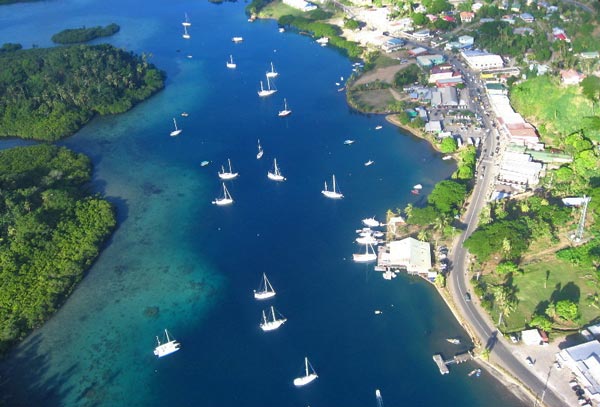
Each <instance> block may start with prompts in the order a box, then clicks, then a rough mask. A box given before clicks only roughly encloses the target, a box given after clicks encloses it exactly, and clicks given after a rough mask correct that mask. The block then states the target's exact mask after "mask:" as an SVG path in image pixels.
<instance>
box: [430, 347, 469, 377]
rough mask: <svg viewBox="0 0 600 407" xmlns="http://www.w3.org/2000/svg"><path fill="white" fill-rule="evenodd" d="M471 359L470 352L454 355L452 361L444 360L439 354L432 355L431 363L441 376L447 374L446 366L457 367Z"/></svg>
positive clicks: (448, 371)
mask: <svg viewBox="0 0 600 407" xmlns="http://www.w3.org/2000/svg"><path fill="white" fill-rule="evenodd" d="M472 358H473V355H472V354H471V352H468V351H467V352H462V353H458V354H456V355H455V356H454V357H453V358H452V359H448V360H444V358H443V357H442V355H441V354H440V353H436V354H435V355H433V361H434V362H435V364H436V365H437V367H438V369H440V373H441V374H443V375H444V374H448V373H450V370H449V369H448V365H458V364H460V363H464V362H466V361H468V360H470V359H472Z"/></svg>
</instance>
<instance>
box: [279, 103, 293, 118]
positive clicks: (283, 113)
mask: <svg viewBox="0 0 600 407" xmlns="http://www.w3.org/2000/svg"><path fill="white" fill-rule="evenodd" d="M291 114H292V111H291V110H290V109H288V105H287V99H286V98H283V110H280V111H279V113H277V116H279V117H285V116H289V115H291Z"/></svg>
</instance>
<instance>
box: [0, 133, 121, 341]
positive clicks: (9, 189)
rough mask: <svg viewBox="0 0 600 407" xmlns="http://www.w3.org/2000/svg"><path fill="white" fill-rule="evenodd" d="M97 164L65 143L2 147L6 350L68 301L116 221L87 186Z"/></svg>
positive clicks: (0, 267)
mask: <svg viewBox="0 0 600 407" xmlns="http://www.w3.org/2000/svg"><path fill="white" fill-rule="evenodd" d="M90 174H91V164H90V161H89V159H88V158H87V157H86V156H84V155H82V154H75V153H73V152H72V151H70V150H68V149H66V148H64V147H62V148H59V147H55V146H51V145H46V144H42V145H36V146H31V147H17V148H13V149H9V150H4V151H1V152H0V352H1V351H3V350H5V349H6V348H7V347H8V346H9V345H10V344H11V343H12V342H14V341H16V340H18V339H20V338H22V337H24V336H25V335H26V334H27V333H28V332H29V331H30V330H31V329H33V328H36V327H38V326H40V325H41V324H42V323H43V322H44V321H45V320H46V319H47V318H48V317H49V316H50V315H51V314H52V313H53V312H54V311H56V309H57V308H58V306H59V305H60V304H61V303H62V302H63V301H64V300H65V298H66V297H67V295H68V294H69V293H70V292H71V291H72V290H73V288H74V286H75V284H77V282H78V281H79V280H81V278H82V276H83V272H84V271H85V270H86V269H87V268H88V267H89V266H90V265H91V264H92V262H93V261H94V259H95V258H96V256H97V255H98V253H99V249H100V246H101V245H102V244H103V243H104V241H105V240H106V239H107V238H108V236H109V235H110V234H111V232H112V230H113V229H114V227H115V223H116V220H115V215H114V213H113V209H112V206H111V205H110V204H109V203H108V202H106V201H104V200H102V199H100V198H98V197H95V196H90V195H89V194H87V193H86V192H85V188H84V184H85V183H87V182H89V180H90Z"/></svg>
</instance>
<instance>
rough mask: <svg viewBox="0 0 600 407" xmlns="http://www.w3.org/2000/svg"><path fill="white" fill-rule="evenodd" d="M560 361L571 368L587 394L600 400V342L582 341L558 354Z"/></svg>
mask: <svg viewBox="0 0 600 407" xmlns="http://www.w3.org/2000/svg"><path fill="white" fill-rule="evenodd" d="M556 359H557V360H558V361H559V363H562V364H563V365H565V366H567V367H568V368H569V369H571V372H573V374H574V375H575V376H576V377H577V381H578V382H579V384H580V385H581V387H582V388H583V389H584V390H585V392H586V394H587V396H588V397H589V398H591V399H592V400H594V401H596V402H600V342H598V340H593V341H589V342H586V343H582V344H581V345H576V346H571V347H570V348H566V349H563V350H561V351H560V352H559V353H557V354H556Z"/></svg>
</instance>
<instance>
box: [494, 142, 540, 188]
mask: <svg viewBox="0 0 600 407" xmlns="http://www.w3.org/2000/svg"><path fill="white" fill-rule="evenodd" d="M542 169H543V164H542V163H539V162H536V161H531V156H530V155H529V154H523V153H516V152H511V151H506V152H505V153H504V155H503V157H502V161H501V162H500V170H499V171H498V183H500V184H504V185H510V186H512V187H514V188H516V189H519V190H525V189H527V188H531V187H532V186H535V185H537V184H538V183H539V181H540V172H541V171H542Z"/></svg>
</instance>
